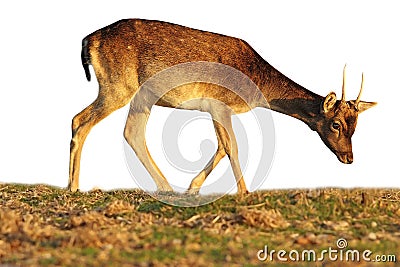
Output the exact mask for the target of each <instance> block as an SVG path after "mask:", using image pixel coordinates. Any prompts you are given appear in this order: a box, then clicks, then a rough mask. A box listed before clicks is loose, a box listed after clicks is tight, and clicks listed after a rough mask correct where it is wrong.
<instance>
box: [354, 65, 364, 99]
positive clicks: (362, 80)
mask: <svg viewBox="0 0 400 267" xmlns="http://www.w3.org/2000/svg"><path fill="white" fill-rule="evenodd" d="M363 88H364V72H363V73H362V75H361V88H360V93H358V96H357V99H356V102H355V106H358V103H359V102H360V99H361V94H362V91H363Z"/></svg>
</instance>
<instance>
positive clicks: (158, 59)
mask: <svg viewBox="0 0 400 267" xmlns="http://www.w3.org/2000/svg"><path fill="white" fill-rule="evenodd" d="M83 44H84V46H83V50H82V62H83V65H84V67H85V71H86V75H87V77H88V79H90V73H89V69H88V64H91V65H92V66H93V69H94V71H95V74H96V77H97V80H98V82H99V87H100V89H99V95H98V97H97V99H96V100H95V101H94V102H93V103H92V104H91V105H89V106H88V107H87V108H86V109H84V110H83V111H82V112H81V113H79V114H78V115H76V116H75V117H74V119H73V122H72V132H73V137H72V140H71V154H70V178H69V189H70V190H72V191H76V190H77V189H78V184H79V179H78V177H79V162H80V154H81V150H82V146H83V143H84V141H85V138H86V136H87V135H88V133H89V131H90V129H91V128H92V127H93V126H94V125H95V124H96V123H98V122H99V121H100V120H102V119H103V118H105V117H106V116H107V115H109V114H110V113H111V112H113V111H115V110H117V109H119V108H121V107H123V106H125V105H126V104H128V103H129V102H131V109H130V113H129V115H128V119H127V124H126V127H125V138H126V139H127V141H128V143H129V144H130V145H131V146H132V148H133V149H134V150H135V152H136V154H137V155H138V157H139V159H140V160H141V161H142V163H143V164H144V166H145V167H146V169H147V170H148V171H149V173H150V174H151V176H152V177H153V179H154V181H155V182H156V184H157V186H158V189H159V190H171V187H170V186H169V184H168V182H167V180H166V179H165V177H164V176H163V174H162V173H161V171H160V170H159V169H158V167H157V166H156V164H155V163H154V161H153V160H152V158H151V156H150V155H149V153H148V150H147V146H146V142H145V139H144V136H145V127H146V123H147V119H148V116H149V114H150V109H151V106H149V105H146V104H144V103H142V102H140V101H138V100H136V99H137V98H138V97H137V96H135V95H136V93H137V92H138V89H139V88H140V87H141V85H143V84H144V83H145V82H146V81H148V80H149V79H150V78H151V77H153V76H154V75H156V74H157V73H159V72H160V71H163V70H165V69H167V68H169V67H172V66H175V65H177V64H181V63H187V62H199V61H204V62H216V63H222V64H225V65H228V66H231V67H233V68H235V69H237V70H239V71H240V72H242V73H243V74H245V75H247V76H248V77H249V78H250V79H251V80H252V81H253V82H254V83H255V84H256V85H257V86H258V88H259V89H260V90H261V92H262V95H260V96H259V95H254V94H255V92H254V91H251V90H249V91H246V90H244V92H243V95H241V96H240V97H239V96H238V95H237V94H235V93H233V92H232V91H230V90H228V89H226V88H224V87H222V86H218V85H215V84H207V83H192V84H186V85H181V86H178V87H177V88H175V89H174V90H170V91H168V92H167V93H166V94H165V95H162V94H161V93H160V92H156V91H154V92H153V91H152V92H151V93H152V94H155V95H157V93H158V94H159V95H158V96H159V97H161V98H160V99H159V100H158V101H157V103H156V104H157V105H162V106H166V107H173V108H174V107H178V108H187V109H199V110H202V111H207V112H209V113H210V114H211V116H212V118H213V120H214V126H215V130H216V134H217V140H218V150H217V152H216V154H215V155H214V157H212V158H211V160H210V162H209V163H208V164H207V166H206V167H205V169H204V170H203V171H202V172H201V173H200V174H199V175H198V176H197V177H196V178H195V179H193V181H192V184H191V186H190V191H191V192H197V191H198V190H199V189H200V186H201V185H202V183H203V182H204V180H205V179H206V177H207V175H208V174H209V173H210V172H211V171H212V169H213V168H214V167H215V166H216V165H217V164H218V162H219V160H220V159H221V158H222V157H223V156H224V155H225V154H227V155H228V156H229V158H230V161H231V165H232V168H233V171H234V174H235V178H236V180H237V183H238V189H239V192H241V193H244V192H247V189H246V186H245V184H244V181H243V179H242V173H241V170H240V167H239V163H238V155H237V144H236V140H235V137H234V133H233V130H232V126H231V119H230V116H231V115H232V114H234V113H241V112H246V111H248V110H250V109H252V108H254V107H257V106H262V107H265V108H270V109H272V110H275V111H278V112H281V113H284V114H287V115H290V116H292V117H295V118H297V119H300V120H302V121H303V122H305V123H306V124H307V125H309V126H310V128H311V129H312V130H316V131H317V132H318V134H319V135H320V137H321V139H322V140H323V142H324V143H325V144H326V145H327V146H328V147H329V148H330V149H331V150H332V151H333V152H334V153H335V154H336V155H337V156H338V158H339V160H340V161H342V162H344V163H351V162H352V161H353V156H352V152H351V136H352V134H353V133H354V130H355V125H356V122H357V115H358V114H359V113H360V112H361V111H363V110H365V109H366V108H369V107H371V106H373V105H374V104H375V103H367V102H360V103H356V105H354V101H353V102H352V103H351V101H349V102H346V104H343V103H342V102H340V101H337V100H336V95H334V93H331V94H330V95H328V96H327V97H326V98H324V97H322V96H319V95H317V94H315V93H313V92H310V91H308V90H307V89H305V88H303V87H302V86H300V85H298V84H297V83H295V82H293V81H292V80H290V79H289V78H287V77H286V76H284V75H283V74H282V73H280V72H279V71H277V70H276V69H275V68H273V67H272V66H271V65H270V64H269V63H268V62H266V61H265V60H264V59H262V58H261V57H260V55H258V54H257V52H255V51H254V50H253V49H252V47H251V46H250V45H248V44H247V43H246V42H245V41H243V40H241V39H238V38H233V37H228V36H224V35H220V34H215V33H210V32H205V31H200V30H195V29H191V28H187V27H183V26H179V25H175V24H171V23H166V22H159V21H149V20H139V19H131V20H121V21H118V22H116V23H114V24H112V25H109V26H107V27H105V28H102V29H100V30H98V31H96V32H94V33H92V34H90V35H89V36H87V37H86V38H85V39H84V41H83ZM170 79H174V77H170ZM262 98H265V100H267V102H268V104H266V103H265V102H263V101H262ZM191 99H214V100H218V101H220V102H222V103H224V104H225V105H226V107H224V106H219V105H218V104H214V103H215V102H212V101H208V100H207V101H208V102H206V103H205V102H204V100H201V101H200V100H199V102H194V103H193V104H191V105H189V104H186V106H182V104H183V103H187V101H188V100H191ZM135 100H136V101H135ZM202 101H203V102H202ZM227 107H228V108H227ZM360 110H361V111H360ZM333 122H340V129H338V130H337V129H333V128H332V123H333Z"/></svg>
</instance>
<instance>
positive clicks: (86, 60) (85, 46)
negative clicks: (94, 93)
mask: <svg viewBox="0 0 400 267" xmlns="http://www.w3.org/2000/svg"><path fill="white" fill-rule="evenodd" d="M81 60H82V66H83V69H84V70H85V74H86V79H87V80H88V81H89V82H90V70H89V65H90V64H91V62H90V53H89V40H88V38H84V39H83V40H82V52H81Z"/></svg>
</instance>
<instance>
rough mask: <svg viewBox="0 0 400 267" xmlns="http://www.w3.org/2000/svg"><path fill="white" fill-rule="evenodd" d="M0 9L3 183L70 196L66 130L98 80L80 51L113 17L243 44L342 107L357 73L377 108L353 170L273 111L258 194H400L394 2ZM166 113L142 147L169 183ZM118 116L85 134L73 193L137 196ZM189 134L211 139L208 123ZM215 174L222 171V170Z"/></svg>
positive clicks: (368, 116)
mask: <svg viewBox="0 0 400 267" xmlns="http://www.w3.org/2000/svg"><path fill="white" fill-rule="evenodd" d="M10 3H11V4H10ZM0 5H1V7H0V21H1V25H2V27H1V40H0V68H1V72H0V73H1V80H0V81H1V82H0V86H1V87H0V123H1V124H0V125H1V126H0V127H1V130H0V182H18V183H46V184H51V185H57V186H62V187H65V186H66V185H67V180H68V164H69V163H68V161H69V143H70V137H71V132H70V125H71V119H72V117H73V116H74V115H75V114H76V113H78V112H79V111H81V110H82V109H83V108H84V107H86V106H87V105H89V104H90V103H91V102H92V101H93V100H94V99H95V97H96V95H97V89H98V86H97V82H96V81H95V80H94V81H92V82H90V83H88V82H87V81H86V78H85V75H84V71H83V69H82V66H81V62H80V50H81V40H82V38H83V37H85V36H86V35H87V34H89V33H91V32H93V31H95V30H97V29H99V28H101V27H104V26H106V25H108V24H111V23H113V22H115V21H117V20H119V19H121V18H146V19H157V20H163V21H169V22H174V23H178V24H182V25H185V26H190V27H193V28H198V29H202V30H208V31H212V32H217V33H222V34H226V35H230V36H235V37H240V38H242V39H244V40H246V41H247V42H248V43H249V44H251V45H252V46H253V48H254V49H255V50H256V51H258V52H259V53H260V54H261V56H263V58H264V59H266V60H267V61H268V62H269V63H271V64H272V65H273V66H275V67H276V68H278V69H279V70H280V71H281V72H283V73H284V74H285V75H286V76H288V77H290V78H291V79H293V80H294V81H296V82H297V83H299V84H301V85H303V86H305V87H306V88H308V89H309V90H311V91H313V92H316V93H318V94H320V95H326V94H328V92H330V91H332V90H333V91H335V92H336V93H337V95H338V97H340V94H341V92H340V90H341V79H342V68H343V65H344V64H345V63H347V66H348V68H347V71H348V72H347V77H348V83H347V85H348V86H347V88H348V91H347V96H348V98H353V99H354V98H355V97H356V96H357V94H358V90H359V86H360V80H361V72H362V71H364V73H365V90H364V95H363V97H362V98H363V100H365V101H377V102H378V103H379V104H378V106H376V107H374V108H373V109H371V110H368V111H366V112H365V113H363V114H361V115H360V117H359V123H358V126H357V130H356V133H355V135H354V136H353V152H354V163H353V164H352V165H344V164H341V163H340V162H339V161H338V160H337V159H336V156H334V155H333V154H332V153H331V152H330V151H329V150H328V149H327V148H326V147H325V146H324V144H323V143H322V142H321V141H320V139H319V137H318V135H317V134H316V133H315V132H312V131H310V129H309V128H308V127H307V126H306V125H305V124H303V123H302V122H300V121H298V120H296V119H293V118H291V117H288V116H284V115H281V114H278V113H275V112H274V113H273V117H274V121H275V130H276V151H275V159H274V164H273V166H272V169H271V172H270V174H269V176H268V179H267V180H266V182H265V183H264V185H263V188H293V187H321V186H339V187H399V186H400V177H399V167H398V166H399V156H398V153H399V150H400V142H399V141H398V131H397V130H398V128H399V127H398V124H399V120H398V98H399V92H400V88H399V74H400V63H399V62H400V52H399V49H400V41H399V39H398V36H399V25H400V17H399V15H398V10H399V9H398V3H396V1H331V2H327V1H323V2H322V1H274V2H272V1H249V0H248V1H215V0H214V1H206V0H203V1H150V0H146V1H89V0H85V1H61V2H60V1H39V0H38V1H12V2H10V1H9V2H7V4H5V2H2V4H0ZM92 75H93V73H92ZM162 114H163V112H162V111H161V112H160V110H159V109H158V110H156V111H155V112H154V113H153V114H152V116H151V119H150V123H149V124H150V125H149V128H151V130H149V132H150V133H149V134H148V143H149V147H150V151H151V152H152V154H153V156H154V158H155V160H156V162H157V163H158V164H159V165H160V167H161V169H162V170H163V171H164V173H165V175H166V176H167V178H169V179H173V177H174V175H170V173H169V172H168V170H166V169H165V168H164V167H163V166H164V165H165V162H163V157H162V153H161V152H160V151H161V150H160V147H159V145H158V143H157V142H156V141H155V140H156V137H157V133H158V132H159V129H160V128H161V126H160V125H161V124H162ZM126 115H127V109H126V108H124V109H121V110H119V111H117V112H115V113H113V114H112V115H111V116H109V117H108V118H107V119H105V120H104V121H102V122H101V123H100V124H98V125H97V126H96V127H95V128H94V129H93V130H92V132H91V133H90V135H89V137H88V139H87V141H86V143H85V147H84V150H83V155H82V166H81V167H82V168H81V189H83V190H90V189H91V188H93V187H100V188H103V189H110V188H121V187H128V188H129V187H135V184H134V182H133V181H132V179H131V176H130V174H129V171H128V169H127V167H126V163H125V159H124V153H123V137H122V132H123V127H124V122H125V118H126ZM248 127H251V126H248ZM207 131H208V132H207ZM193 132H194V133H196V132H203V133H202V134H199V137H202V138H204V136H206V138H208V137H207V136H213V129H212V126H211V124H210V125H209V127H206V126H204V125H203V126H201V127H199V129H198V130H195V131H193ZM204 132H206V134H204ZM186 136H191V138H192V139H190V138H188V139H189V141H188V140H186V141H185V140H182V142H186V143H187V144H192V145H193V147H192V148H193V149H192V151H193V152H192V153H193V155H188V153H189V154H190V149H186V150H185V151H184V155H187V156H188V158H191V157H192V158H193V159H196V157H198V156H199V155H198V151H199V148H198V146H199V144H200V141H201V139H200V141H198V140H197V139H194V138H195V137H196V136H193V134H191V135H186ZM183 137H184V136H183ZM186 148H187V147H186ZM188 151H189V152H188ZM221 166H222V167H220V166H218V168H227V167H228V164H227V160H226V159H225V160H224V161H223V162H222V163H221ZM232 179H234V178H233V177H232ZM247 179H251V177H250V178H247Z"/></svg>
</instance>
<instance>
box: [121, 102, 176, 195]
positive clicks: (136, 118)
mask: <svg viewBox="0 0 400 267" xmlns="http://www.w3.org/2000/svg"><path fill="white" fill-rule="evenodd" d="M149 115H150V109H148V108H146V109H144V110H143V109H140V111H139V110H135V108H134V107H133V105H132V106H131V109H130V111H129V114H128V119H127V121H126V125H125V131H124V136H125V139H126V141H127V142H128V144H129V145H130V146H131V147H132V148H133V150H134V151H135V153H136V155H137V157H138V158H139V160H140V161H141V162H142V164H143V166H144V167H145V168H146V170H147V171H148V172H149V173H150V175H151V177H152V178H153V180H154V182H155V183H156V185H157V189H158V190H159V191H172V187H171V186H170V184H169V183H168V181H167V179H166V178H165V177H164V175H163V174H162V173H161V171H160V169H159V168H158V167H157V165H156V163H155V162H154V160H153V158H152V157H151V155H150V153H149V151H148V149H147V145H146V125H147V121H148V118H149Z"/></svg>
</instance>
